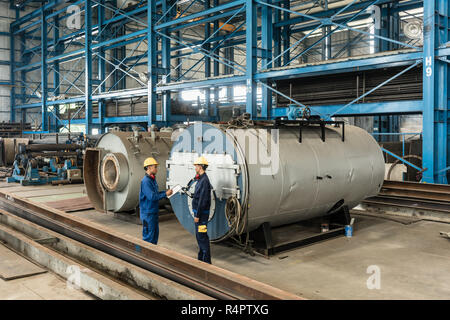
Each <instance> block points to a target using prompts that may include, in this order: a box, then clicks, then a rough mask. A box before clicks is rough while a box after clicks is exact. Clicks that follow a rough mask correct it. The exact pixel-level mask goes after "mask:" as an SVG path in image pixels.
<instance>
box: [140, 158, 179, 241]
mask: <svg viewBox="0 0 450 320" xmlns="http://www.w3.org/2000/svg"><path fill="white" fill-rule="evenodd" d="M144 170H145V176H144V178H142V181H141V191H140V192H139V209H140V216H141V221H142V226H143V228H142V239H143V240H144V241H147V242H150V243H153V244H157V243H158V236H159V217H158V211H159V200H161V199H164V198H166V197H168V196H170V195H171V194H172V193H173V191H172V190H171V189H169V190H167V191H159V189H158V183H157V182H156V178H155V176H156V173H157V172H158V162H156V160H155V159H154V158H151V157H150V158H147V159H145V161H144Z"/></svg>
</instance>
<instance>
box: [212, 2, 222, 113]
mask: <svg viewBox="0 0 450 320" xmlns="http://www.w3.org/2000/svg"><path fill="white" fill-rule="evenodd" d="M218 5H219V0H213V6H214V7H217V6H218ZM213 27H214V28H213V32H216V31H217V29H219V22H218V21H217V20H215V21H214V25H213ZM218 44H219V42H216V43H214V44H213V47H214V48H216V47H217V46H218ZM214 53H216V54H217V55H220V48H219V49H217V51H215V52H214ZM213 68H214V70H213V72H214V77H217V76H218V75H219V72H220V66H219V62H218V61H217V60H214V62H213ZM214 101H215V104H214V109H213V112H212V114H211V115H210V116H211V117H212V118H213V119H214V120H219V118H218V114H219V110H218V109H219V87H214Z"/></svg>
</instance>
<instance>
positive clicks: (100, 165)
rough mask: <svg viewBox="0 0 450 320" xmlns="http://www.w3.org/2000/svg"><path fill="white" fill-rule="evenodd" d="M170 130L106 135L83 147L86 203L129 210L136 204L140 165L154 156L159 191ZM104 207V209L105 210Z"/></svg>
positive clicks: (162, 187) (166, 157)
mask: <svg viewBox="0 0 450 320" xmlns="http://www.w3.org/2000/svg"><path fill="white" fill-rule="evenodd" d="M171 136H172V131H171V130H165V131H164V132H163V131H160V132H155V131H152V132H137V131H135V132H120V131H117V132H110V133H106V134H104V135H102V136H101V138H100V139H99V140H98V141H97V145H96V147H95V148H87V149H86V153H85V158H84V168H83V175H84V183H85V186H86V192H87V195H88V197H89V200H90V201H91V203H92V204H93V206H94V207H95V208H96V209H97V210H105V209H106V210H109V211H113V212H121V211H129V210H133V209H136V208H137V207H138V205H139V190H140V183H141V180H142V178H143V177H144V174H145V172H144V168H143V166H142V165H143V163H144V160H145V159H146V158H147V157H154V158H155V159H156V161H158V163H159V164H160V166H159V170H158V174H157V175H156V179H157V182H158V186H159V187H160V189H161V190H163V189H164V186H165V181H166V160H167V159H168V157H169V152H170V149H171V147H172V140H171ZM105 206H106V208H105Z"/></svg>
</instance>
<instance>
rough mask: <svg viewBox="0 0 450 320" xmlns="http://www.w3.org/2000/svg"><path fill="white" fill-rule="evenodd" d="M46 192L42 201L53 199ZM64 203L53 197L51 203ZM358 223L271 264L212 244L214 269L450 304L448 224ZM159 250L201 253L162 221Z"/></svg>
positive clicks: (119, 226)
mask: <svg viewBox="0 0 450 320" xmlns="http://www.w3.org/2000/svg"><path fill="white" fill-rule="evenodd" d="M0 187H2V185H1V184H0ZM3 187H6V186H4V185H3ZM26 188H29V187H26ZM38 188H40V189H41V187H38ZM47 188H51V187H50V186H49V187H47ZM54 188H55V187H54ZM58 188H61V187H58ZM72 188H73V186H72ZM80 188H82V187H81V186H80ZM45 189H46V188H42V191H43V195H42V196H43V197H47V198H48V195H49V192H48V190H47V191H45ZM3 190H5V189H3ZM16 190H18V189H15V190H14V192H16ZM22 190H23V189H22ZM27 190H29V189H27ZM54 190H55V189H54ZM11 191H13V189H11ZM68 191H69V190H68ZM69 192H71V193H72V192H73V193H78V192H80V190H77V188H75V189H71V190H70V191H69ZM21 193H22V194H24V193H25V192H21ZM52 194H53V193H52ZM17 195H20V193H17ZM59 199H61V198H58V195H54V196H52V199H51V200H52V201H54V200H59ZM32 200H33V201H39V197H38V196H36V195H34V196H33V198H32ZM46 201H50V200H47V199H46ZM72 214H73V215H76V216H79V217H83V218H85V219H88V220H90V221H93V222H95V223H98V224H102V225H105V226H107V227H108V228H111V229H116V230H118V231H121V232H123V233H127V234H129V235H132V236H136V237H140V236H141V226H139V225H135V224H133V223H130V222H126V221H122V220H118V219H116V218H114V216H113V215H112V214H105V213H100V212H96V211H95V210H88V211H82V212H75V213H72ZM355 217H356V222H355V227H354V229H355V230H354V236H353V238H350V239H347V238H345V237H339V238H334V239H331V240H327V241H324V242H321V243H316V244H314V245H310V246H307V247H303V248H298V249H294V250H291V251H288V252H284V253H280V254H278V255H276V256H273V257H271V258H270V259H267V258H264V257H262V256H253V257H252V256H250V255H247V254H245V253H243V252H242V251H240V250H239V249H236V248H233V247H228V246H226V245H223V244H219V245H212V259H213V264H215V265H217V266H219V267H222V268H224V269H228V270H231V271H234V272H237V273H240V274H243V275H246V276H248V277H250V278H253V279H256V280H259V281H261V282H265V283H268V284H271V285H273V286H275V287H278V288H280V289H284V290H287V291H290V292H293V293H295V294H298V295H300V296H303V297H306V298H310V299H450V273H449V272H448V270H449V268H450V240H448V239H445V238H443V237H441V236H439V232H440V231H445V232H450V224H446V223H438V222H430V221H423V220H422V221H418V222H414V223H411V224H407V225H405V224H402V223H399V222H394V221H390V220H385V219H380V218H373V217H364V216H359V215H358V216H355ZM158 245H161V246H163V247H166V248H169V249H173V250H176V251H178V252H181V253H183V254H186V255H188V256H192V257H195V256H196V254H197V245H196V242H195V237H194V236H192V235H191V234H189V233H188V232H187V231H185V230H184V229H183V227H182V226H181V225H180V224H179V223H178V221H177V219H176V218H175V217H173V218H172V219H168V220H165V221H161V222H160V238H159V244H158ZM370 266H376V268H379V270H380V289H368V287H367V281H368V279H369V277H372V278H373V277H374V276H373V275H372V273H370V274H369V273H367V270H368V268H369V267H370ZM372 268H373V267H372ZM1 288H2V287H1V284H0V291H1ZM74 298H75V297H74Z"/></svg>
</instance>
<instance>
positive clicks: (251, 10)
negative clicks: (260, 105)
mask: <svg viewBox="0 0 450 320" xmlns="http://www.w3.org/2000/svg"><path fill="white" fill-rule="evenodd" d="M245 8H246V18H245V21H246V23H247V25H246V27H247V29H246V39H247V43H246V51H247V52H246V71H245V77H246V88H247V89H246V107H245V110H246V112H247V113H249V114H250V116H251V117H252V118H253V117H256V116H257V105H256V81H255V79H254V76H255V73H256V72H257V60H256V47H257V38H256V27H257V22H256V4H255V1H254V0H246V2H245Z"/></svg>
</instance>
